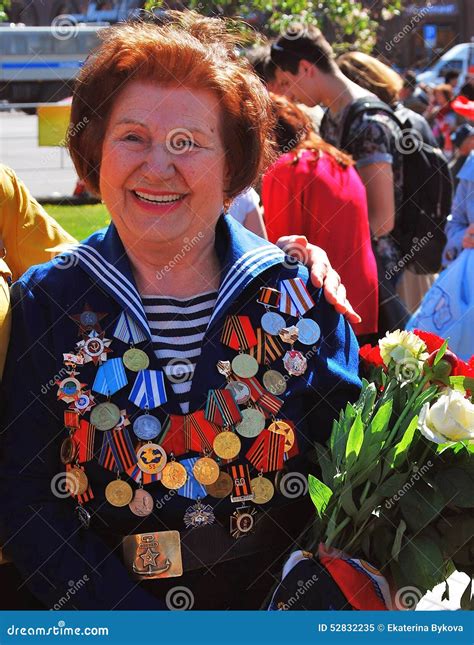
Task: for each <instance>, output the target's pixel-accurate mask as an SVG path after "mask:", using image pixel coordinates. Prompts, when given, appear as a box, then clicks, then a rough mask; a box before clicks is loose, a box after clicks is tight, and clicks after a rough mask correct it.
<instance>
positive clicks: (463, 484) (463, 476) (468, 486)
mask: <svg viewBox="0 0 474 645" xmlns="http://www.w3.org/2000/svg"><path fill="white" fill-rule="evenodd" d="M434 479H435V482H436V485H437V486H438V488H439V490H440V491H441V493H442V495H443V497H444V499H445V500H446V504H449V505H450V506H459V507H460V508H474V479H473V478H472V477H470V475H469V473H468V472H466V470H465V469H464V468H456V467H453V468H448V469H446V470H440V471H439V472H437V473H436V475H435V478H434Z"/></svg>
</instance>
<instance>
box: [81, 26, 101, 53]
mask: <svg viewBox="0 0 474 645" xmlns="http://www.w3.org/2000/svg"><path fill="white" fill-rule="evenodd" d="M77 40H78V41H79V47H78V52H79V53H80V54H84V57H85V56H87V55H88V54H90V52H91V51H92V50H93V49H95V48H96V47H97V45H98V44H99V37H98V34H97V31H88V32H82V33H79V34H78V35H77Z"/></svg>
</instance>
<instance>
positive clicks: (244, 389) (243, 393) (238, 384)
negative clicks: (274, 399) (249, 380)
mask: <svg viewBox="0 0 474 645" xmlns="http://www.w3.org/2000/svg"><path fill="white" fill-rule="evenodd" d="M225 389H226V390H230V391H231V392H232V395H233V397H234V399H235V402H236V403H237V405H243V404H244V403H247V401H248V400H249V399H250V388H249V386H248V385H247V384H246V383H242V381H231V382H230V383H227V385H226V386H225Z"/></svg>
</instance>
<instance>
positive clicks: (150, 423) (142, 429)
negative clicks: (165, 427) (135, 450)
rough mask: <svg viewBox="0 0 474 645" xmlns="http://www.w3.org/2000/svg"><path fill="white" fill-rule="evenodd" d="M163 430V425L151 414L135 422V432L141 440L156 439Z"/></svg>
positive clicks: (142, 416) (138, 418) (144, 415)
mask: <svg viewBox="0 0 474 645" xmlns="http://www.w3.org/2000/svg"><path fill="white" fill-rule="evenodd" d="M160 430H161V423H160V422H159V421H158V419H157V418H156V417H153V416H152V415H151V414H142V415H141V416H139V417H137V418H136V419H135V421H134V422H133V432H134V433H135V434H136V435H137V437H138V438H139V439H147V440H148V439H154V438H155V437H156V436H157V435H158V434H159V432H160Z"/></svg>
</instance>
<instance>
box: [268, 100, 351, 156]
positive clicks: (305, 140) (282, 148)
mask: <svg viewBox="0 0 474 645" xmlns="http://www.w3.org/2000/svg"><path fill="white" fill-rule="evenodd" d="M270 96H271V98H272V103H273V112H274V114H275V117H276V119H277V124H276V127H275V133H274V136H275V141H276V144H277V146H278V149H279V152H280V154H284V153H286V152H290V151H292V152H293V153H294V156H293V159H292V161H293V162H294V163H297V162H298V159H299V153H300V152H301V151H302V150H313V151H314V152H317V153H322V152H325V153H326V154H328V155H330V156H331V157H333V158H334V159H335V160H336V161H337V162H338V163H339V164H341V166H344V167H347V166H352V165H353V164H354V161H353V159H352V157H351V156H350V155H348V154H347V153H345V152H342V150H339V149H338V148H336V147H335V146H333V145H331V144H330V143H327V142H326V141H324V139H322V138H321V137H320V136H319V135H318V134H316V132H315V130H314V126H313V122H312V121H311V118H310V117H309V116H308V114H306V112H303V110H301V109H300V108H299V107H298V106H297V105H296V104H295V103H293V102H292V101H290V100H289V99H287V98H286V97H285V96H279V95H277V94H272V93H270Z"/></svg>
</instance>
